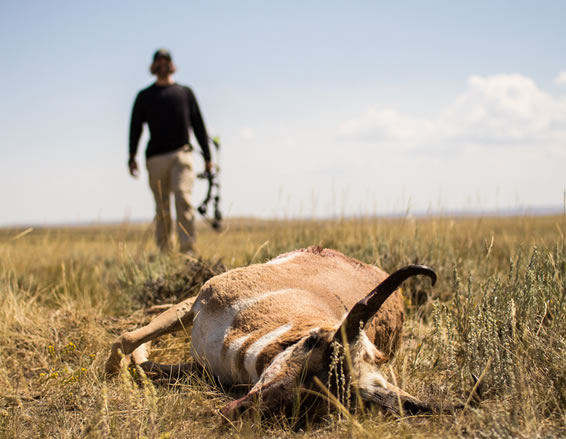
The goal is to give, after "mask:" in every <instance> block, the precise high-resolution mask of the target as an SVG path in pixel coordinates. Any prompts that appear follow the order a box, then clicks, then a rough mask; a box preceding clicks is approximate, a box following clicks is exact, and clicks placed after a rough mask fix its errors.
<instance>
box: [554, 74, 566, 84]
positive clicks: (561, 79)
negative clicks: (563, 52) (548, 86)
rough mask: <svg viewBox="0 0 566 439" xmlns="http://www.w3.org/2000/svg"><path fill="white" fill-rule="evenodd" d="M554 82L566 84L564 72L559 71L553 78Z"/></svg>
mask: <svg viewBox="0 0 566 439" xmlns="http://www.w3.org/2000/svg"><path fill="white" fill-rule="evenodd" d="M554 82H555V83H556V84H558V85H564V84H566V72H560V73H559V74H558V76H557V77H556V78H554Z"/></svg>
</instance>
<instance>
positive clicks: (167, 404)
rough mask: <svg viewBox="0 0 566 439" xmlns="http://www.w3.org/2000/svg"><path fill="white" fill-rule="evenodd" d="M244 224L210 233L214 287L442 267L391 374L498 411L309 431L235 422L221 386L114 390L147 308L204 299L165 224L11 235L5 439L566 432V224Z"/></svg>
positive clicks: (142, 381)
mask: <svg viewBox="0 0 566 439" xmlns="http://www.w3.org/2000/svg"><path fill="white" fill-rule="evenodd" d="M227 226H228V227H227V230H226V231H225V232H224V233H222V234H216V233H214V232H213V231H211V230H209V229H207V228H205V227H204V226H201V227H200V229H199V239H198V251H199V253H200V255H201V256H202V258H203V260H204V262H205V264H207V265H208V266H209V267H211V272H214V270H221V265H222V264H224V266H225V267H226V268H233V267H237V266H243V265H248V264H250V263H256V262H262V261H265V260H266V259H268V258H270V257H273V256H275V255H277V254H279V253H282V252H285V251H289V250H292V249H295V248H298V247H304V246H308V245H313V244H316V245H321V246H325V247H331V248H336V249H338V250H340V251H342V252H344V253H346V254H348V255H350V256H352V257H355V258H358V259H361V260H364V261H365V262H368V263H372V264H377V265H379V266H381V267H382V268H384V269H385V270H386V271H391V270H394V269H396V268H399V267H400V266H402V265H406V264H408V263H423V264H427V265H430V266H432V267H433V268H435V270H436V271H437V273H438V275H439V282H438V284H437V286H436V287H435V288H434V289H432V290H431V289H430V287H429V284H427V283H426V282H424V281H422V282H421V281H420V280H413V281H410V282H408V283H407V285H406V287H405V289H404V290H405V294H406V305H407V309H408V316H409V317H408V321H407V324H406V327H405V333H404V344H403V347H402V349H401V351H400V352H399V353H398V355H397V356H396V357H395V359H394V361H392V362H391V364H390V365H388V366H387V367H385V368H384V370H383V372H384V373H385V374H386V375H388V376H389V377H390V378H392V379H393V376H394V378H395V379H396V381H397V383H398V384H399V386H401V387H403V388H404V389H406V390H407V391H409V392H412V393H414V394H416V395H417V396H419V397H420V398H422V399H426V400H433V401H439V402H444V403H450V402H463V403H465V402H470V401H471V398H470V392H471V390H472V387H473V384H474V383H473V381H472V379H471V378H470V374H471V373H474V374H476V375H480V374H482V373H484V377H483V378H482V381H484V383H483V384H485V391H484V394H483V401H482V402H481V404H480V405H479V406H477V405H473V404H472V405H471V406H470V407H469V408H468V409H466V410H465V411H463V412H460V413H456V414H453V415H434V416H423V417H404V418H395V417H392V416H389V415H384V414H382V413H380V412H379V411H377V410H374V409H369V410H367V411H364V412H356V413H352V415H351V416H341V415H340V413H339V411H338V412H331V413H329V414H328V416H327V417H325V418H323V419H321V420H318V421H316V422H315V423H314V424H313V423H309V424H307V425H300V426H299V425H294V424H293V420H292V419H291V420H290V419H288V418H285V417H283V416H281V415H274V416H270V417H264V418H261V417H259V416H258V415H257V414H253V413H252V414H250V415H249V416H245V417H243V418H242V419H238V420H237V421H235V422H232V423H230V422H227V421H226V420H223V419H222V418H221V417H220V415H219V414H218V409H220V408H221V407H222V406H224V405H225V404H226V403H228V402H229V401H230V400H231V399H232V398H233V397H234V396H235V395H234V394H230V393H226V392H224V391H223V390H222V389H220V388H218V387H217V386H216V385H215V384H214V383H213V380H212V379H211V378H210V377H207V376H193V377H189V378H188V379H184V380H182V381H178V382H175V383H171V384H170V385H164V384H159V383H153V382H151V381H150V380H148V379H147V378H146V377H144V376H143V375H141V374H140V373H139V372H137V373H130V372H129V371H128V370H127V369H124V370H123V371H122V374H121V375H120V376H119V377H117V378H113V379H110V380H107V379H105V377H104V376H103V373H102V368H103V364H104V361H105V357H106V356H107V354H108V347H109V344H110V342H111V340H112V339H113V338H114V337H115V336H116V335H118V334H119V333H121V332H122V331H125V330H130V329H133V328H134V327H136V326H138V325H140V324H143V323H145V322H147V319H148V317H147V316H145V315H144V314H143V313H141V312H135V311H137V310H139V308H140V307H141V306H142V303H145V302H144V301H143V300H144V299H147V298H148V297H149V298H151V299H152V300H153V299H154V298H155V297H157V296H155V297H154V296H153V295H151V293H152V291H150V289H151V288H157V287H159V294H161V296H158V297H157V299H156V300H158V299H159V300H161V299H163V301H165V300H166V299H167V298H170V297H177V298H179V296H180V295H182V294H192V291H193V290H190V291H189V290H184V289H183V288H182V287H183V285H182V283H183V282H186V278H184V277H183V273H185V272H186V267H187V263H186V259H184V258H183V257H181V256H179V255H172V256H170V257H163V256H159V255H158V254H157V251H156V248H155V245H154V244H153V237H152V229H151V225H147V224H146V225H131V224H124V225H120V226H96V227H67V228H36V229H32V230H29V229H25V228H22V229H0V437H14V438H16V437H17V438H20V437H62V438H67V437H68V438H71V437H73V438H74V437H124V438H129V437H132V438H133V437H135V438H137V437H151V438H160V437H161V438H165V437H171V438H174V437H218V436H226V437H264V436H277V437H293V436H296V435H301V436H305V435H306V436H307V437H316V438H319V437H366V436H367V437H385V438H388V437H391V438H393V437H396V438H397V437H417V438H418V437H438V436H443V437H458V436H462V437H464V436H466V437H521V436H523V437H543V436H546V437H556V436H565V435H566V409H565V405H566V378H564V377H566V366H564V364H565V363H566V339H565V334H566V323H565V321H566V279H565V278H566V273H565V272H566V263H565V261H566V257H565V253H566V251H565V250H566V247H565V240H564V233H566V219H565V218H564V217H562V216H558V217H538V218H529V217H521V218H466V219H434V218H429V219H418V220H414V219H409V218H404V219H397V220H379V219H375V220H374V219H358V220H336V221H320V222H311V221H283V222H282V221H258V220H244V219H241V220H231V221H228V222H227ZM219 261H220V262H221V264H220V263H219ZM153 293H155V292H153ZM366 293H367V292H366V291H360V297H363V296H365V294H366ZM148 295H149V296H148ZM132 314H133V315H132ZM189 343H190V339H189V337H187V335H186V334H178V335H176V336H168V337H165V338H164V339H162V340H160V341H158V342H156V343H155V345H154V350H153V355H154V358H157V359H160V360H162V361H166V362H177V361H186V360H188V359H189V355H188V344H189ZM389 366H391V369H389ZM301 429H302V430H301Z"/></svg>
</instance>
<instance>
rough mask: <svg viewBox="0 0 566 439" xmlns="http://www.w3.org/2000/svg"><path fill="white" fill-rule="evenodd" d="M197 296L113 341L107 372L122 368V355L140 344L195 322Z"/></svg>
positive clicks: (130, 351)
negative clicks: (193, 308) (194, 306)
mask: <svg viewBox="0 0 566 439" xmlns="http://www.w3.org/2000/svg"><path fill="white" fill-rule="evenodd" d="M195 300H196V297H191V298H190V299H187V300H185V301H183V302H181V303H179V304H177V305H175V306H173V307H171V308H169V309H168V310H167V311H165V312H164V313H162V314H160V315H159V316H157V317H156V318H155V319H153V320H152V321H151V322H150V323H149V324H148V325H146V326H144V327H142V328H139V329H136V330H134V331H131V332H126V333H124V334H122V335H121V336H120V337H118V339H117V340H116V341H115V342H114V343H112V347H111V351H110V356H109V357H108V360H107V361H106V366H105V370H106V373H107V374H114V373H116V372H118V370H119V369H120V361H121V359H122V355H121V354H120V351H121V352H122V354H124V355H129V354H131V353H132V352H133V351H134V350H135V349H136V348H137V347H138V346H140V345H143V344H144V343H147V342H148V341H151V340H155V339H156V338H158V337H161V336H162V335H165V334H170V333H172V332H177V331H179V330H181V329H183V328H185V327H187V326H191V325H192V323H193V317H194V314H193V311H192V305H193V303H194V302H195Z"/></svg>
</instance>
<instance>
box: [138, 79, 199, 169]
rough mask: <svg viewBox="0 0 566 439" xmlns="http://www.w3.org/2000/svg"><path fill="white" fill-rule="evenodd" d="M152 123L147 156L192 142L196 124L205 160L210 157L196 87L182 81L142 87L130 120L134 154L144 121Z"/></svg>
mask: <svg viewBox="0 0 566 439" xmlns="http://www.w3.org/2000/svg"><path fill="white" fill-rule="evenodd" d="M144 122H147V124H148V125H149V133H150V139H149V142H148V144H147V149H146V151H145V156H146V157H147V158H149V157H152V156H154V155H158V154H164V153H167V152H171V151H175V150H176V149H179V148H181V147H182V146H184V145H187V144H188V143H189V129H190V128H192V129H193V131H194V133H195V137H196V138H197V140H198V143H199V145H200V147H201V150H202V154H203V156H204V159H205V160H210V149H209V147H208V134H207V133H206V127H205V126H204V122H203V120H202V116H201V114H200V110H199V107H198V103H197V100H196V98H195V95H194V94H193V92H192V90H191V89H190V88H189V87H185V86H182V85H179V84H171V85H164V86H162V85H157V84H155V83H154V84H153V85H151V86H149V87H147V88H145V89H143V90H142V91H140V92H139V93H138V95H137V97H136V100H135V102H134V108H133V110H132V119H131V123H130V156H132V157H133V156H135V155H136V152H137V150H138V143H139V140H140V136H141V132H142V128H143V123H144Z"/></svg>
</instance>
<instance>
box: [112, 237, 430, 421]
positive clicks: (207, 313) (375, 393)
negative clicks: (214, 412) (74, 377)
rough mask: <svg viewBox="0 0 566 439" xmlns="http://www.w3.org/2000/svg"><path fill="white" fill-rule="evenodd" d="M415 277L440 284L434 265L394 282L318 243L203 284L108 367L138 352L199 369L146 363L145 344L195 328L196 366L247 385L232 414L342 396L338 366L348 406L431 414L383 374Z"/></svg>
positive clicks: (134, 335)
mask: <svg viewBox="0 0 566 439" xmlns="http://www.w3.org/2000/svg"><path fill="white" fill-rule="evenodd" d="M417 274H424V275H427V276H429V277H430V278H431V279H432V281H433V283H434V281H435V280H436V275H435V274H434V272H433V271H432V270H431V269H430V268H428V267H424V266H420V265H410V266H408V267H405V268H403V269H401V270H398V271H396V272H395V273H393V274H392V275H391V276H389V277H388V276H387V274H386V273H385V272H384V271H382V270H380V269H378V268H376V267H374V266H370V265H367V264H365V263H363V262H360V261H357V260H355V259H352V258H349V257H347V256H345V255H343V254H342V253H340V252H338V251H335V250H330V249H322V248H320V247H309V248H307V249H301V250H296V251H293V252H290V253H286V254H283V255H280V256H278V257H276V258H275V259H272V260H270V261H269V262H267V263H264V264H255V265H250V266H248V267H243V268H237V269H233V270H230V271H228V272H226V273H223V274H221V275H218V276H215V277H213V278H212V279H210V280H209V281H207V282H206V283H205V284H204V285H203V287H202V288H201V290H200V292H199V294H198V296H197V297H196V298H191V299H188V300H186V301H184V302H181V303H179V304H177V305H175V306H172V307H171V308H169V309H168V310H167V311H165V312H164V313H163V314H161V315H159V316H158V317H156V318H155V319H154V320H152V321H151V322H150V323H149V324H148V325H147V326H145V327H142V328H140V329H137V330H134V331H132V332H128V333H125V334H123V335H122V336H120V337H119V338H118V339H117V340H116V341H115V342H114V343H113V345H112V349H111V354H110V357H109V359H108V361H107V363H106V371H107V372H108V373H115V372H116V371H117V370H118V369H119V368H120V361H121V358H122V355H121V353H120V351H122V353H123V354H125V355H128V354H132V359H133V361H134V362H135V363H136V364H138V365H139V366H141V367H142V369H144V370H146V371H158V372H160V373H165V374H173V373H180V372H182V371H184V370H190V369H191V368H192V367H193V366H194V364H193V365H190V364H186V365H177V366H168V365H163V364H157V363H154V362H151V361H149V360H148V355H149V347H148V346H149V343H148V342H149V341H151V340H153V339H155V338H157V337H159V336H162V335H164V334H167V333H171V332H174V331H178V330H180V329H182V328H186V327H190V326H192V337H191V355H192V357H193V358H194V360H195V361H196V364H197V365H199V366H200V367H204V368H207V369H208V370H209V371H210V372H211V373H212V374H213V375H214V376H215V377H217V379H218V380H219V381H220V383H222V385H226V386H232V385H249V386H250V387H251V390H250V391H249V392H248V393H247V394H246V395H245V396H244V397H242V398H240V399H238V400H235V401H233V402H231V403H230V404H228V405H227V406H226V407H225V408H224V409H223V413H224V414H225V415H226V416H229V417H234V416H236V415H237V414H238V413H241V412H242V411H243V410H244V409H246V408H247V407H249V406H250V405H251V404H252V403H253V402H254V401H258V402H259V406H260V407H262V409H268V410H274V409H277V408H279V407H282V406H287V405H290V404H291V403H293V401H294V400H295V398H296V396H297V394H298V390H301V389H312V390H313V391H317V392H321V391H322V390H324V389H321V387H322V386H321V385H323V386H327V387H326V388H327V389H328V390H329V391H330V392H334V393H336V392H340V390H339V389H338V388H337V387H339V385H337V381H336V377H337V375H338V374H339V373H338V372H337V371H338V369H337V361H338V362H341V364H340V367H341V368H342V369H341V370H342V376H344V375H346V376H347V377H348V378H347V383H346V384H345V385H346V386H348V388H349V389H351V388H354V390H355V391H348V392H347V394H348V395H352V400H353V399H354V395H356V398H357V396H359V397H361V399H363V400H364V401H366V402H370V403H374V404H377V405H380V406H382V407H383V408H385V409H387V410H390V411H393V412H397V411H399V410H400V409H401V410H405V411H406V412H417V411H430V410H431V409H432V408H433V405H432V404H430V403H425V402H422V401H419V400H418V399H416V398H414V397H412V396H411V395H409V394H407V393H405V392H403V391H402V390H400V389H399V388H397V387H395V386H394V385H392V384H390V383H389V382H387V381H386V379H385V378H384V376H383V375H382V374H381V373H380V372H379V370H378V366H379V365H380V364H382V363H384V362H386V361H387V360H388V359H389V357H390V356H391V355H392V354H393V353H394V352H395V350H396V349H397V347H398V345H399V341H400V335H401V329H402V324H403V319H404V310H403V302H402V297H401V293H400V291H399V290H398V287H399V286H400V284H401V283H402V282H403V281H404V280H405V279H407V278H409V277H411V276H414V275H417ZM368 292H369V294H368ZM364 296H365V297H364ZM360 299H361V300H360ZM337 359H340V360H337ZM346 360H347V361H346ZM332 367H334V369H335V370H334V376H333V375H332V373H333V372H332ZM342 385H344V383H342ZM350 386H352V387H350ZM342 394H343V395H344V390H342ZM343 395H342V396H343ZM357 399H358V400H359V398H357ZM352 402H353V403H355V402H356V401H352Z"/></svg>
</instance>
